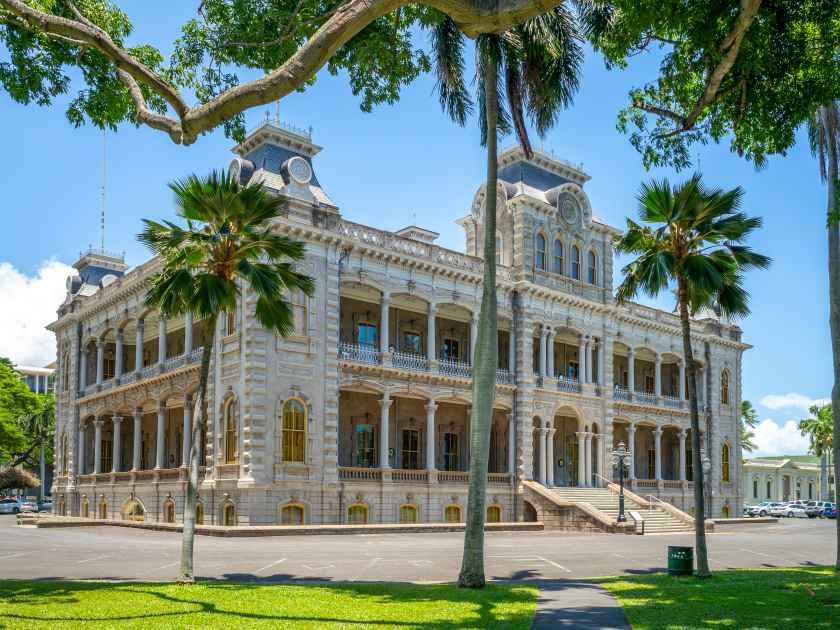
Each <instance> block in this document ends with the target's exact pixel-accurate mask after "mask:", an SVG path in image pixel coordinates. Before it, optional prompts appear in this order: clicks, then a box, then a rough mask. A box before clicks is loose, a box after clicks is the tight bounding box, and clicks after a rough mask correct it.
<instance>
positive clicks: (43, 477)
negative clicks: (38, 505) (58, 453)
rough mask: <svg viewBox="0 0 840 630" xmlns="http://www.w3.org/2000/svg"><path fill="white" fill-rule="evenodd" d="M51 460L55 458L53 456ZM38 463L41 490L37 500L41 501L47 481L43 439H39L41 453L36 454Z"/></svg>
mask: <svg viewBox="0 0 840 630" xmlns="http://www.w3.org/2000/svg"><path fill="white" fill-rule="evenodd" d="M53 460H55V458H53ZM38 463H39V469H40V472H41V492H40V495H41V496H40V497H39V500H40V501H43V500H44V496H45V495H46V494H47V488H46V486H45V484H46V483H47V459H46V457H44V440H43V439H42V440H41V453H40V454H39V456H38Z"/></svg>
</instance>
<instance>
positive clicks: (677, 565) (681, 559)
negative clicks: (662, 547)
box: [668, 545, 694, 575]
mask: <svg viewBox="0 0 840 630" xmlns="http://www.w3.org/2000/svg"><path fill="white" fill-rule="evenodd" d="M693 572H694V548H693V547H677V546H674V545H669V546H668V575H691V574H692V573H693Z"/></svg>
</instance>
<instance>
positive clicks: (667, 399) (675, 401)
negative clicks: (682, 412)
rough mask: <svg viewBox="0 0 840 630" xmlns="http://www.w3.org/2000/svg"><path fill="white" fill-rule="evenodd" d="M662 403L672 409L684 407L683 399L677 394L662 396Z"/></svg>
mask: <svg viewBox="0 0 840 630" xmlns="http://www.w3.org/2000/svg"><path fill="white" fill-rule="evenodd" d="M662 404H663V405H665V406H666V407H670V408H671V409H682V406H683V401H682V400H680V399H679V397H677V396H662Z"/></svg>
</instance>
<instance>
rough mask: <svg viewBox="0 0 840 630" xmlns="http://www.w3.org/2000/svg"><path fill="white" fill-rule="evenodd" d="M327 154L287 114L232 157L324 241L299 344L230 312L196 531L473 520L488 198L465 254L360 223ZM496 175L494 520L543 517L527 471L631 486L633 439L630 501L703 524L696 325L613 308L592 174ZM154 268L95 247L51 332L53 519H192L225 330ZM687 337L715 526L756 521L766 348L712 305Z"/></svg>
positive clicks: (608, 242)
mask: <svg viewBox="0 0 840 630" xmlns="http://www.w3.org/2000/svg"><path fill="white" fill-rule="evenodd" d="M319 150H320V148H319V147H317V146H315V145H314V144H312V141H311V137H310V136H309V134H307V133H305V132H301V131H299V130H294V129H290V128H287V127H285V126H282V125H279V124H275V123H269V122H266V123H265V124H263V125H262V126H260V128H259V129H257V130H256V131H255V132H253V133H252V134H251V135H250V136H249V137H248V138H247V139H246V141H245V142H244V143H243V144H241V145H239V146H238V147H236V148H235V152H236V154H237V156H238V157H237V158H236V159H235V160H234V162H233V164H232V166H231V168H232V169H233V171H234V172H235V173H236V174H237V175H238V176H239V177H240V179H241V181H243V182H247V181H260V182H262V183H263V184H264V185H265V186H267V187H268V188H270V189H272V190H273V191H276V192H277V193H278V194H281V195H284V196H286V197H287V198H288V199H289V205H288V211H287V213H285V214H284V216H281V217H278V218H277V220H276V221H275V228H276V230H277V231H278V232H280V233H283V234H287V235H289V236H291V237H293V238H295V239H298V240H302V241H305V242H306V243H307V256H306V260H305V262H304V263H303V264H302V265H301V268H302V270H303V271H305V272H306V273H307V274H309V275H310V276H312V277H313V278H314V279H315V283H316V289H315V293H314V294H313V295H312V296H311V297H308V298H307V297H305V296H303V295H292V296H290V297H291V300H292V302H293V303H294V305H295V306H294V308H295V315H296V331H295V334H294V335H293V336H291V337H288V338H280V337H278V336H276V335H274V334H272V333H267V332H266V331H265V330H263V329H262V328H260V327H259V326H258V325H257V324H256V322H255V319H254V303H255V301H254V299H253V296H252V295H251V294H250V293H248V292H243V295H242V296H241V298H240V303H239V307H238V309H237V312H236V313H235V314H231V315H230V316H229V317H225V318H223V321H221V322H220V324H219V330H218V331H217V333H216V336H215V345H214V351H213V362H212V368H211V369H212V377H211V385H210V389H211V391H210V401H212V404H211V405H210V408H209V417H210V420H209V427H208V428H207V431H206V436H205V438H204V439H203V440H202V452H203V461H204V462H205V468H204V469H203V470H202V473H201V478H202V482H201V488H200V499H201V518H202V520H203V522H205V523H211V522H212V523H217V524H218V523H222V524H225V523H227V524H273V523H280V522H286V523H297V522H301V521H303V522H305V523H347V522H364V521H369V522H384V523H395V522H401V521H403V522H405V521H412V520H416V521H417V522H440V521H445V520H462V519H463V517H464V514H463V510H464V506H465V504H466V495H467V482H468V475H469V473H468V472H467V471H468V470H469V465H468V463H469V457H470V453H469V415H470V414H469V407H470V404H471V380H472V378H471V373H472V370H471V357H472V347H473V345H474V340H475V334H476V328H475V321H476V318H477V316H478V309H479V304H480V297H481V278H482V273H481V272H482V265H483V263H482V260H481V259H480V258H479V257H478V255H479V254H480V247H478V246H477V244H478V243H480V242H481V239H482V238H483V232H482V226H483V222H482V216H481V215H482V211H483V198H484V194H485V191H484V188H483V187H481V188H479V190H478V192H477V194H476V196H475V201H474V203H473V207H472V210H471V212H470V214H469V215H468V216H466V217H464V218H462V219H460V220H459V224H460V225H461V226H462V227H463V228H464V230H465V233H466V242H467V247H466V250H467V253H466V254H464V253H459V252H456V251H452V250H448V249H445V248H442V247H439V246H437V245H436V244H435V243H434V240H435V239H436V237H437V234H435V233H434V232H430V231H428V230H424V229H421V228H418V227H416V226H411V227H408V228H406V229H404V230H401V231H399V232H396V233H391V232H385V231H382V230H378V229H375V228H371V227H367V226H364V225H360V224H357V223H353V222H351V221H348V220H347V219H345V218H344V217H343V216H342V215H341V213H340V212H339V209H338V207H337V206H336V205H335V204H334V203H333V202H332V200H331V199H330V198H329V196H328V195H327V194H326V192H325V191H324V188H323V187H322V185H321V184H320V183H319V181H318V179H317V176H316V175H315V173H314V172H313V157H314V156H315V155H316V154H317V153H318V151H319ZM499 164H500V174H499V179H500V185H499V189H498V192H497V194H498V196H499V211H498V212H499V215H498V234H497V242H498V245H499V268H498V282H499V291H498V300H499V302H498V311H499V366H498V368H499V369H498V379H497V387H496V400H495V412H494V416H493V433H492V440H491V457H490V475H489V485H488V505H489V506H490V508H489V512H488V518H489V519H490V520H499V519H500V520H504V521H507V520H523V519H527V518H529V517H531V516H532V515H533V513H534V512H533V508H532V506H530V505H529V503H528V497H527V492H526V491H525V489H524V488H523V486H522V483H521V482H522V481H523V480H526V479H534V480H536V481H538V482H540V483H542V484H544V485H546V486H552V485H557V486H561V485H580V486H598V485H602V484H603V483H604V481H605V479H607V478H611V477H612V475H613V471H612V469H611V465H610V464H609V455H608V453H609V451H611V450H612V448H613V446H617V445H618V443H619V442H621V441H623V442H625V443H626V444H629V445H631V448H632V450H633V451H634V460H635V463H634V466H633V467H631V469H630V481H629V483H630V485H631V486H632V487H633V488H634V490H635V491H636V493H637V494H644V495H656V496H658V497H661V498H662V499H663V500H667V501H670V502H672V503H674V504H675V505H676V506H677V507H680V508H683V509H686V510H688V509H689V508H690V505H691V503H692V498H691V497H692V492H693V490H692V484H691V476H692V474H691V465H690V461H691V458H690V451H689V450H688V449H690V440H688V441H687V434H688V427H689V418H688V410H687V402H686V400H685V393H686V388H685V374H684V367H683V366H684V362H683V361H682V359H681V354H682V351H681V348H682V342H681V337H680V328H679V321H678V319H677V318H676V317H675V316H674V315H673V314H672V313H668V312H664V311H660V310H656V309H652V308H648V307H644V306H641V305H636V304H632V305H628V306H617V305H616V304H615V301H614V299H613V286H612V280H613V247H612V242H613V238H614V237H615V235H616V234H617V233H618V232H617V230H615V229H614V228H612V227H610V226H608V225H606V224H604V223H603V222H601V221H600V220H599V219H597V218H596V217H595V216H594V215H593V212H592V209H591V207H590V204H589V199H588V196H587V194H586V192H585V191H584V188H583V187H584V184H585V183H586V182H587V181H588V179H589V177H588V176H587V175H586V174H585V173H584V172H583V171H582V169H581V168H580V167H578V166H575V165H573V164H570V163H567V162H565V161H562V160H559V159H556V158H555V157H553V156H550V155H547V154H544V153H541V152H537V153H536V154H535V156H534V158H533V159H532V160H526V159H525V157H524V155H523V153H522V151H521V150H520V149H518V148H514V149H511V150H508V151H505V152H504V153H502V154H501V155H500V157H499ZM156 266H157V261H156V260H151V261H149V262H147V263H145V264H143V265H141V266H139V267H137V268H135V269H133V270H131V271H129V272H128V273H124V272H125V271H126V268H125V265H124V264H123V263H122V260H121V259H119V258H116V257H113V256H109V255H106V254H103V253H101V252H89V253H88V254H86V255H84V256H82V258H81V259H80V260H79V262H78V263H77V264H76V267H77V269H78V270H79V273H80V275H79V277H75V278H71V279H69V280H68V295H67V299H66V301H65V302H64V304H63V305H62V306H61V308H60V309H59V317H58V320H57V321H56V322H55V323H54V324H52V325H51V327H50V328H51V330H54V331H55V333H56V336H57V342H58V359H59V370H58V374H59V383H58V387H57V399H58V427H57V431H56V453H57V454H58V456H57V457H58V459H57V461H58V464H57V476H58V479H57V482H56V485H55V490H54V494H55V495H56V498H57V511H59V512H62V511H63V512H65V513H68V514H82V515H88V516H94V515H96V516H100V517H107V518H120V517H122V518H137V517H139V515H140V514H141V513H142V515H143V517H144V518H145V519H147V520H163V521H169V520H174V521H179V520H180V519H181V510H182V505H183V495H184V485H185V482H184V480H185V472H186V469H185V468H184V467H183V463H184V460H185V453H186V452H187V451H188V449H189V444H188V439H189V427H190V423H191V422H192V417H193V416H194V415H195V414H194V412H193V410H192V400H193V397H194V392H195V388H196V384H197V373H198V359H199V356H200V353H199V352H198V351H196V348H199V347H200V345H201V342H202V340H203V339H205V338H206V336H207V335H208V334H209V333H210V331H208V330H206V326H203V322H192V321H191V320H190V319H179V320H178V321H165V320H162V319H160V317H158V315H157V313H155V312H153V311H150V310H149V309H147V308H146V307H145V305H144V303H143V300H144V292H145V290H146V287H147V283H148V280H149V278H150V276H151V275H152V274H153V273H154V271H155V269H156ZM693 330H694V347H695V352H696V353H697V355H698V356H697V358H699V359H700V360H701V361H703V362H704V363H706V364H707V365H706V369H705V374H706V375H708V376H707V377H706V378H704V379H703V382H704V383H705V384H707V385H708V387H706V386H704V387H703V392H704V393H703V394H702V396H701V403H702V408H703V409H704V412H705V413H704V415H706V417H707V427H708V428H707V430H706V431H705V432H704V435H703V436H702V437H703V438H704V440H706V441H708V442H709V443H710V448H709V459H710V460H711V462H712V471H711V483H710V488H711V497H710V501H711V504H712V505H713V513H714V514H715V515H717V514H720V513H722V512H725V511H729V512H730V513H739V511H740V509H741V507H740V506H741V490H740V484H739V483H738V482H737V480H738V479H739V478H740V461H741V458H740V450H739V447H738V439H737V437H738V435H739V420H738V413H737V410H738V408H739V404H740V399H741V391H740V390H741V387H740V384H741V357H742V353H743V351H744V350H745V349H747V348H748V347H749V346H747V345H745V344H744V343H742V342H741V331H740V329H739V328H738V327H737V326H734V325H732V324H730V323H729V322H726V321H722V320H721V319H720V318H719V317H717V316H715V315H714V314H713V313H709V314H708V316H706V317H704V318H700V319H698V320H697V321H695V322H694V324H693ZM706 346H708V354H705V352H704V348H705V347H706ZM707 356H708V357H709V359H707V358H706V357H707ZM707 381H708V382H707ZM706 391H708V392H710V396H709V395H708V394H706ZM185 436H186V437H185ZM708 437H710V438H711V439H710V440H709V439H707V438H708ZM687 444H688V445H689V446H688V447H687V446H686V445H687ZM725 467H726V468H725Z"/></svg>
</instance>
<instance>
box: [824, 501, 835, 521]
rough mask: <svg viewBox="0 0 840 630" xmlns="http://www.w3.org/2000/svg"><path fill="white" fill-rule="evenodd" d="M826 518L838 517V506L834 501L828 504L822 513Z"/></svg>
mask: <svg viewBox="0 0 840 630" xmlns="http://www.w3.org/2000/svg"><path fill="white" fill-rule="evenodd" d="M822 515H823V517H825V518H837V506H836V505H834V504H833V503H832V504H830V505H828V506H827V507H826V508H825V509H824V510H823V513H822Z"/></svg>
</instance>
